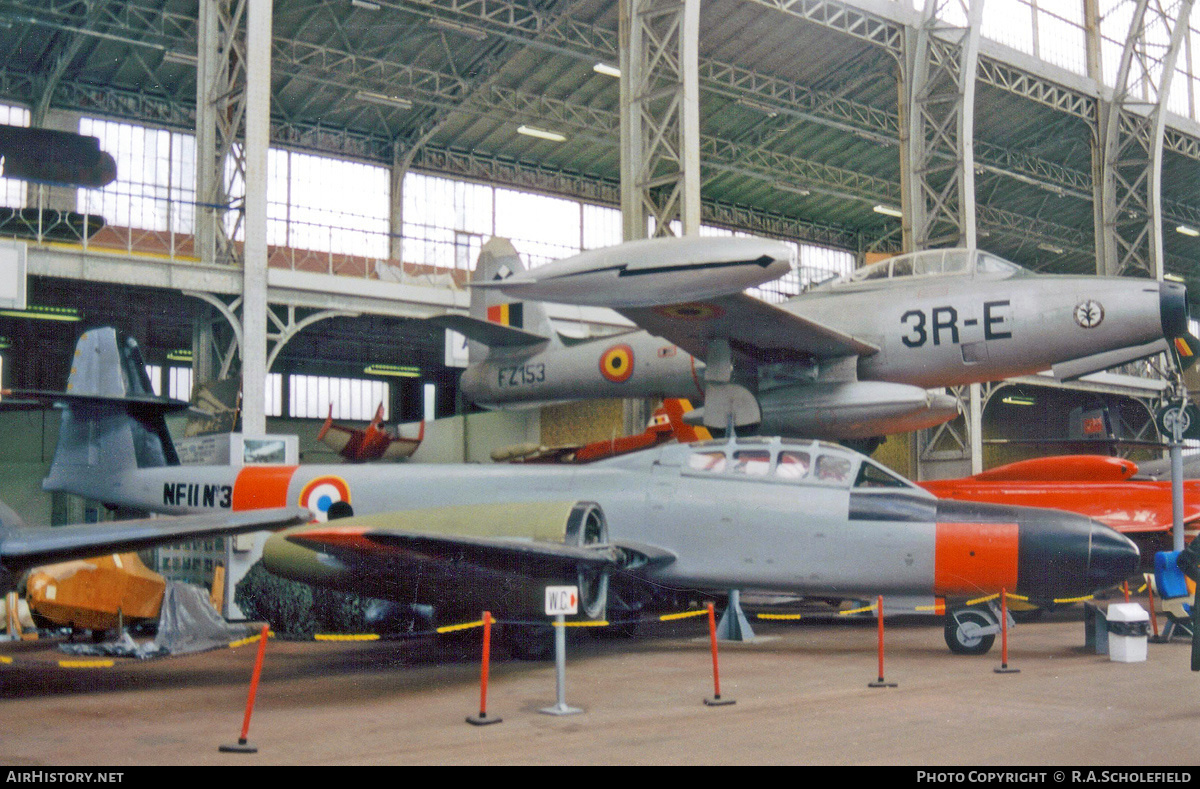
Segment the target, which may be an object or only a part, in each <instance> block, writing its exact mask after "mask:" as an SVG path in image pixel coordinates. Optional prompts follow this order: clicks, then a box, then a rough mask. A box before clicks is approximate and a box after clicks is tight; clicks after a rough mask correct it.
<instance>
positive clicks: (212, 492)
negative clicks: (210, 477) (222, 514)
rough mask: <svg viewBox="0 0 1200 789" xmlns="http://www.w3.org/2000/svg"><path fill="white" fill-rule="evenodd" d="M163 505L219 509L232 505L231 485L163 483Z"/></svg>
mask: <svg viewBox="0 0 1200 789" xmlns="http://www.w3.org/2000/svg"><path fill="white" fill-rule="evenodd" d="M162 500H163V504H170V505H173V506H187V507H219V508H221V509H229V508H230V506H232V504H233V486H232V485H201V484H200V483H197V482H164V483H163V499H162Z"/></svg>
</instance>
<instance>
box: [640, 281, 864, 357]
mask: <svg viewBox="0 0 1200 789" xmlns="http://www.w3.org/2000/svg"><path fill="white" fill-rule="evenodd" d="M617 311H618V312H620V313H621V314H622V315H624V316H625V317H627V318H629V319H630V320H631V321H633V322H634V323H636V324H637V325H638V326H640V327H641V328H643V329H645V330H646V331H648V332H650V333H651V334H655V335H658V336H660V337H664V338H666V339H668V340H670V341H671V342H673V343H675V344H676V345H678V346H679V347H680V348H683V349H684V350H685V351H687V352H688V353H690V354H691V355H692V356H695V357H697V358H700V359H705V358H707V357H708V345H709V342H711V341H712V340H713V339H714V338H718V337H727V338H728V339H729V342H730V346H731V347H732V348H734V349H735V350H738V351H741V352H742V353H744V354H746V355H748V356H751V357H755V358H758V359H761V360H763V361H776V360H779V359H780V358H785V359H786V358H795V357H817V358H829V357H836V356H854V355H859V356H868V355H870V354H874V353H877V352H878V351H879V346H877V345H873V344H871V343H869V342H863V341H862V340H859V339H857V338H855V337H853V336H851V335H849V334H845V333H844V332H841V331H838V330H836V329H832V328H830V327H828V326H825V325H823V324H820V323H817V322H815V321H811V320H809V319H807V318H803V317H801V316H799V315H794V314H792V313H790V312H788V311H787V310H785V309H782V308H780V307H776V306H775V305H773V304H768V303H767V302H765V301H762V300H761V299H756V298H754V297H753V296H748V295H746V294H744V293H736V294H733V295H727V296H718V297H716V298H711V299H706V300H703V301H696V302H688V303H686V304H666V305H661V306H654V307H625V308H621V309H618V310H617Z"/></svg>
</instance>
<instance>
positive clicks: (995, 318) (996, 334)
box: [983, 299, 1012, 340]
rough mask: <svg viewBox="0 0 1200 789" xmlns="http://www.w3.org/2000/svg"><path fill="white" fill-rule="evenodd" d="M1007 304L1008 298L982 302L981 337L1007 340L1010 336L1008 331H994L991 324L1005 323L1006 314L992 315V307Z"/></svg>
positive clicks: (1010, 333)
mask: <svg viewBox="0 0 1200 789" xmlns="http://www.w3.org/2000/svg"><path fill="white" fill-rule="evenodd" d="M1007 306H1009V301H1008V299H1005V300H1004V301H985V302H984V303H983V339H985V340H1007V339H1009V338H1010V337H1012V332H1010V331H994V330H993V329H992V326H994V325H996V324H1002V323H1005V322H1006V321H1007V320H1008V316H1006V315H993V314H992V308H993V307H1007Z"/></svg>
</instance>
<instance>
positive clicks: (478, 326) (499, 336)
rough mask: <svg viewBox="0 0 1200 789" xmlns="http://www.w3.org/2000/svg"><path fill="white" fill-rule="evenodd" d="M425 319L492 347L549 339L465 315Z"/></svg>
mask: <svg viewBox="0 0 1200 789" xmlns="http://www.w3.org/2000/svg"><path fill="white" fill-rule="evenodd" d="M427 320H428V321H429V322H430V323H433V324H434V325H436V326H441V327H442V328H443V329H450V330H451V331H456V332H458V333H459V334H461V335H463V336H464V337H466V338H467V339H468V340H474V341H475V342H478V343H482V344H484V345H487V346H489V347H492V348H524V347H528V346H532V345H538V344H539V343H544V342H546V341H547V340H549V339H550V338H549V337H545V336H543V335H541V334H535V333H534V332H529V331H525V330H524V329H515V328H513V327H511V326H503V325H501V324H499V323H493V322H492V321H487V320H483V319H481V318H472V317H470V316H467V315H436V316H434V317H432V318H427Z"/></svg>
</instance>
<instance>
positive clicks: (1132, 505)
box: [917, 455, 1200, 556]
mask: <svg viewBox="0 0 1200 789" xmlns="http://www.w3.org/2000/svg"><path fill="white" fill-rule="evenodd" d="M1137 473H1138V467H1137V464H1136V463H1134V462H1133V461H1132V460H1126V459H1124V458H1115V457H1108V456H1104V455H1065V456H1061V457H1045V458H1034V459H1032V460H1022V461H1019V462H1016V463H1009V464H1008V465H1005V466H998V467H996V468H994V469H991V470H989V471H985V472H983V473H982V474H976V475H975V476H973V477H963V478H961V479H939V480H928V481H925V482H919V483H917V484H919V485H920V486H921V487H923V488H925V489H926V490H928V491H929V492H930V493H932V494H934V495H935V496H937V497H938V498H943V499H958V500H961V501H985V502H996V503H1003V504H1023V505H1026V506H1030V507H1049V508H1051V509H1058V510H1066V511H1068V512H1078V513H1080V514H1081V515H1087V516H1088V517H1090V518H1095V519H1096V520H1098V521H1100V522H1101V523H1103V524H1105V525H1106V526H1111V527H1112V528H1114V529H1116V530H1118V531H1120V532H1124V533H1125V534H1127V535H1128V536H1129V537H1130V538H1131V539H1133V540H1134V542H1137V543H1138V544H1139V547H1141V548H1142V555H1143V556H1153V555H1154V552H1155V551H1160V550H1170V549H1171V528H1172V525H1173V515H1172V512H1171V481H1170V480H1169V479H1168V480H1150V479H1134V478H1133V477H1134V475H1136V474H1137ZM1183 490H1184V496H1183V499H1184V504H1183V523H1184V530H1185V531H1184V536H1185V539H1187V540H1190V539H1191V538H1192V537H1194V536H1195V535H1196V533H1197V531H1196V523H1197V521H1198V520H1200V480H1184V483H1183Z"/></svg>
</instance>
